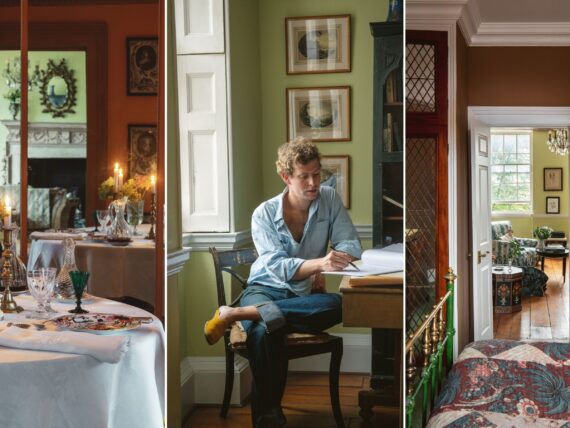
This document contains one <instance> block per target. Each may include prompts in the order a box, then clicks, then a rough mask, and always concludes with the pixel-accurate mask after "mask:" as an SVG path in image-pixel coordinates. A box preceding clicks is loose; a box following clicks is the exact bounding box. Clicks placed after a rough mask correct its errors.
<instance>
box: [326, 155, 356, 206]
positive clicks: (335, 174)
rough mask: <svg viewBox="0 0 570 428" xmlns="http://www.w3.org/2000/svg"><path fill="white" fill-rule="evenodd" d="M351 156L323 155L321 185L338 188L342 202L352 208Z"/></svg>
mask: <svg viewBox="0 0 570 428" xmlns="http://www.w3.org/2000/svg"><path fill="white" fill-rule="evenodd" d="M349 180H350V178H349V156H348V155H339V156H321V186H330V187H332V188H334V189H336V191H337V193H338V194H339V196H340V198H341V200H342V204H343V205H344V207H345V208H350V182H349Z"/></svg>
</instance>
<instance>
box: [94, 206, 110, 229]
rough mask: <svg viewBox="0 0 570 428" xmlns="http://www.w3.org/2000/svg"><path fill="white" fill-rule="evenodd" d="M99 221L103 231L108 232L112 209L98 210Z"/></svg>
mask: <svg viewBox="0 0 570 428" xmlns="http://www.w3.org/2000/svg"><path fill="white" fill-rule="evenodd" d="M96 213H97V221H98V222H99V227H100V228H101V232H102V233H105V234H106V233H107V224H108V223H109V220H110V219H111V211H109V210H97V211H96Z"/></svg>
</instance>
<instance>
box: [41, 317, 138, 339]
mask: <svg viewBox="0 0 570 428" xmlns="http://www.w3.org/2000/svg"><path fill="white" fill-rule="evenodd" d="M143 321H146V319H142V318H135V317H127V316H123V315H114V314H101V313H89V314H77V315H73V314H71V315H64V316H62V317H59V318H55V319H53V320H51V322H53V323H54V324H55V325H56V326H57V327H58V328H60V329H62V330H73V331H86V332H88V333H96V334H109V333H114V332H118V331H126V330H131V329H133V328H137V327H138V326H139V325H141V323H142V322H143Z"/></svg>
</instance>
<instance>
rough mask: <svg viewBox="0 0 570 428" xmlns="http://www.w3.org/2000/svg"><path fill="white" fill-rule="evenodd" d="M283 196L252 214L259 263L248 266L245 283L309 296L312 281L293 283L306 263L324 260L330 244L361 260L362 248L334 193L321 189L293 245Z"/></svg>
mask: <svg viewBox="0 0 570 428" xmlns="http://www.w3.org/2000/svg"><path fill="white" fill-rule="evenodd" d="M287 191H288V189H287V188H286V189H285V190H284V191H283V193H281V194H280V195H277V196H275V197H274V198H272V199H270V200H268V201H266V202H264V203H262V204H261V205H260V206H258V207H257V208H256V209H255V211H254V212H253V216H252V219H251V234H252V236H253V242H254V244H255V248H256V249H257V253H258V254H259V257H258V259H257V260H256V261H255V262H254V263H253V265H252V266H251V271H250V274H249V279H248V283H249V284H262V285H268V286H271V287H277V288H288V289H289V290H291V291H292V292H293V293H295V294H297V295H298V296H305V295H308V294H310V293H311V286H312V283H311V278H310V277H309V278H306V279H303V280H298V281H296V280H293V276H294V275H295V273H296V272H297V269H299V266H301V264H303V262H304V261H305V260H309V259H316V258H319V257H323V256H324V255H325V254H326V251H327V246H328V243H329V240H330V242H331V243H332V245H333V246H334V247H335V249H337V250H338V251H343V252H345V253H348V254H350V255H351V256H354V257H356V258H360V256H361V254H362V248H361V246H360V241H359V240H358V235H357V234H356V229H355V228H354V225H353V224H352V221H351V220H350V217H349V216H348V212H347V211H346V209H345V208H344V206H343V205H342V201H341V199H340V197H339V195H338V194H337V192H336V191H335V190H334V189H333V188H332V187H328V186H321V188H320V193H319V196H318V197H317V199H315V200H314V201H313V202H312V203H311V205H310V206H309V216H308V219H307V223H305V228H304V230H303V237H302V238H301V242H296V241H295V239H294V238H293V236H292V235H291V232H290V231H289V228H288V227H287V225H286V224H285V220H284V218H283V196H284V195H285V193H287Z"/></svg>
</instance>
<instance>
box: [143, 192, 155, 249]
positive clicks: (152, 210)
mask: <svg viewBox="0 0 570 428" xmlns="http://www.w3.org/2000/svg"><path fill="white" fill-rule="evenodd" d="M155 223H156V193H153V194H152V195H151V198H150V230H149V231H148V235H147V236H145V238H146V239H155V238H156V235H155V234H154V225H155Z"/></svg>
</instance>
